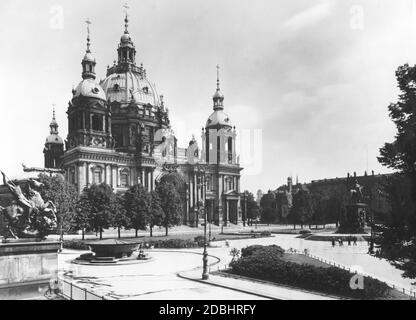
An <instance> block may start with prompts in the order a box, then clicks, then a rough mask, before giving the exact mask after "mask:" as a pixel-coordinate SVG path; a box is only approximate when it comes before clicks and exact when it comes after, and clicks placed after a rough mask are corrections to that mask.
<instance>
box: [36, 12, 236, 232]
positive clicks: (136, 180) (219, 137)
mask: <svg viewBox="0 0 416 320" xmlns="http://www.w3.org/2000/svg"><path fill="white" fill-rule="evenodd" d="M87 23H88V38H87V49H86V53H85V56H84V58H83V59H82V63H81V64H82V80H81V82H80V83H79V85H78V86H77V87H76V88H74V89H73V90H72V94H73V97H72V100H71V101H70V102H69V106H68V109H67V115H68V135H67V139H66V140H65V141H64V140H63V139H62V138H61V137H60V136H59V133H58V123H57V121H56V119H55V114H54V115H53V120H52V122H51V124H50V129H51V131H50V136H48V137H47V139H46V143H45V148H44V158H45V168H55V169H61V170H62V171H63V172H64V173H65V177H66V179H67V180H68V182H70V183H72V184H74V185H75V186H77V189H78V191H79V192H80V193H81V192H82V191H83V189H84V188H85V187H88V186H91V185H92V184H100V183H106V184H108V185H110V186H112V188H113V189H114V191H115V192H125V191H127V190H128V188H130V187H131V186H133V185H136V184H141V185H143V187H144V188H146V189H147V190H148V191H152V190H154V189H155V187H156V185H157V184H158V183H159V182H161V181H163V180H167V181H170V182H172V183H173V184H174V185H175V187H176V188H177V189H178V192H179V193H180V195H181V197H182V200H183V201H182V203H183V218H182V223H183V224H186V225H189V226H198V224H199V221H200V220H201V219H202V218H203V217H201V216H200V215H201V214H200V213H199V212H200V210H199V209H200V206H201V205H203V204H204V205H205V210H206V212H207V216H208V220H209V221H210V222H212V223H215V224H217V225H221V226H227V225H228V224H230V223H231V224H239V223H241V221H242V211H241V205H240V172H241V170H242V168H241V167H240V164H239V157H238V156H237V154H236V136H237V133H236V129H235V127H233V126H232V125H231V122H230V119H229V117H228V115H227V114H226V113H225V112H224V104H223V102H224V95H223V94H222V93H221V90H220V81H219V75H218V76H217V88H216V91H215V94H214V96H213V109H214V111H213V112H212V114H211V115H210V116H209V118H208V120H207V122H206V125H205V127H204V128H203V129H202V133H201V138H202V144H201V146H202V148H200V147H199V146H198V143H197V141H196V139H195V138H194V137H192V139H191V141H190V142H189V145H188V146H187V147H186V148H180V147H178V146H177V139H176V138H175V136H174V134H173V132H172V130H171V127H170V121H169V112H168V109H167V108H166V106H165V104H164V101H163V95H159V94H158V93H157V91H156V88H155V86H154V85H153V84H152V82H151V81H150V80H149V78H148V75H147V72H146V69H145V68H144V67H143V64H140V65H138V64H136V49H135V45H134V43H133V41H132V38H131V36H130V33H129V31H128V23H129V20H128V16H127V15H126V18H125V30H124V33H123V35H122V36H121V39H120V43H119V44H118V47H117V56H118V61H117V62H116V61H115V62H114V64H113V65H112V66H111V67H110V66H109V67H107V74H106V78H105V79H104V80H102V81H100V82H98V81H97V80H96V60H95V58H94V56H93V54H92V51H91V49H90V46H91V43H90V33H89V22H88V21H87ZM218 68H219V67H217V74H218Z"/></svg>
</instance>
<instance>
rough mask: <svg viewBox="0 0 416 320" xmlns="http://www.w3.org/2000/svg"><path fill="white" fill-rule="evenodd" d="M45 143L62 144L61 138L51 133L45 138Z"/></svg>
mask: <svg viewBox="0 0 416 320" xmlns="http://www.w3.org/2000/svg"><path fill="white" fill-rule="evenodd" d="M46 143H50V144H64V141H63V140H62V138H61V137H60V136H59V135H57V134H51V135H49V136H48V137H47V138H46Z"/></svg>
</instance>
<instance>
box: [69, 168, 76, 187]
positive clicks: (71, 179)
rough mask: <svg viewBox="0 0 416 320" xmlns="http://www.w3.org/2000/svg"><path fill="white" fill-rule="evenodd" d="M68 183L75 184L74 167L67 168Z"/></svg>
mask: <svg viewBox="0 0 416 320" xmlns="http://www.w3.org/2000/svg"><path fill="white" fill-rule="evenodd" d="M69 183H72V184H76V176H75V168H71V169H69Z"/></svg>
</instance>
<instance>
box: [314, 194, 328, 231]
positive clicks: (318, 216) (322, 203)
mask: <svg viewBox="0 0 416 320" xmlns="http://www.w3.org/2000/svg"><path fill="white" fill-rule="evenodd" d="M328 200H329V199H328V198H327V197H326V196H325V195H324V194H323V193H321V192H316V191H315V192H311V206H312V219H311V220H312V221H310V222H314V223H315V227H316V229H318V224H322V225H324V226H325V224H326V219H327V215H328V211H327V206H328Z"/></svg>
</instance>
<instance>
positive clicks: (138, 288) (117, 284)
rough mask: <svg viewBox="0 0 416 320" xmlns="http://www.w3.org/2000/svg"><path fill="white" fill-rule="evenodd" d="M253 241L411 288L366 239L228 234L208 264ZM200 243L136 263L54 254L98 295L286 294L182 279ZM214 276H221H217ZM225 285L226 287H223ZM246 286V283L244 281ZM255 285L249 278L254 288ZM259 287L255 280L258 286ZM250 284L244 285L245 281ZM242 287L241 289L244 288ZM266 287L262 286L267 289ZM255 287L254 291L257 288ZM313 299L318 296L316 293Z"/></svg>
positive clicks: (215, 265)
mask: <svg viewBox="0 0 416 320" xmlns="http://www.w3.org/2000/svg"><path fill="white" fill-rule="evenodd" d="M252 244H262V245H271V244H277V245H279V246H281V247H283V248H284V249H290V248H292V249H296V250H301V251H303V250H304V249H308V250H309V251H310V253H311V254H313V255H316V256H319V257H322V258H325V259H328V260H330V261H333V262H336V263H338V264H342V265H344V266H346V267H351V268H355V269H358V270H360V271H361V272H364V273H366V274H370V275H372V276H373V277H375V278H378V279H380V280H382V281H385V282H388V283H390V284H395V285H396V286H398V287H404V288H406V289H410V288H411V282H412V281H411V280H409V279H404V278H402V277H401V271H399V270H397V269H395V268H394V267H393V266H391V265H390V264H389V263H388V262H386V261H384V260H380V259H378V258H375V257H372V256H369V255H368V254H366V252H367V249H368V248H367V243H366V242H359V243H358V245H357V246H352V245H351V246H348V245H344V246H342V247H339V246H336V247H332V246H331V243H330V242H322V241H306V240H303V239H298V238H296V235H274V236H273V237H270V238H259V239H243V240H231V241H229V246H226V243H225V241H219V242H213V246H214V247H210V248H209V254H210V258H209V264H210V265H211V267H210V268H211V271H215V270H217V269H224V268H225V267H227V266H228V264H229V263H230V261H231V258H232V257H231V255H230V250H231V249H232V248H237V249H241V248H244V247H246V246H248V245H252ZM201 253H202V249H181V250H176V249H175V250H150V251H149V254H150V255H151V256H152V257H153V259H152V260H151V261H149V262H147V263H141V264H135V265H112V266H85V265H77V264H73V263H71V261H72V260H73V259H75V258H76V257H78V256H79V254H80V252H76V251H69V250H65V251H64V253H62V254H60V255H59V268H60V270H61V271H63V273H64V277H65V279H67V280H69V281H71V282H73V283H74V284H76V285H78V286H80V287H82V288H86V289H87V290H89V291H92V292H94V293H95V294H97V295H99V296H103V297H106V298H109V299H184V300H190V299H193V300H210V299H241V300H246V299H248V300H253V299H265V298H267V297H269V298H278V297H279V298H282V299H284V298H285V297H289V296H290V294H287V293H285V291H284V290H283V289H280V290H279V289H278V288H277V287H276V294H269V295H268V294H267V292H266V294H265V295H264V296H261V290H260V291H259V290H257V291H256V290H253V292H252V294H250V293H248V292H250V291H249V290H246V292H241V291H236V290H233V289H236V286H235V285H232V283H231V282H228V283H227V281H225V283H223V284H224V287H218V286H213V285H210V284H205V283H202V282H196V281H192V280H188V279H184V278H181V277H179V276H178V274H179V273H180V274H184V275H188V276H189V275H191V276H189V278H192V277H193V278H197V277H198V273H201V271H200V270H195V269H196V268H199V267H201V265H202V256H201V255H200V254H201ZM216 280H217V282H218V281H224V280H221V279H218V278H217V279H216ZM227 285H228V286H229V288H226V287H227ZM245 286H246V288H247V284H245ZM255 287H256V285H255V284H253V288H255ZM257 287H258V286H257ZM248 289H249V287H248ZM243 291H244V290H243ZM266 291H267V290H266ZM256 293H257V294H256ZM296 298H297V299H302V298H303V299H310V298H311V297H309V296H308V293H304V294H302V292H301V291H299V292H298V293H297V295H296ZM315 298H316V299H318V298H319V297H315Z"/></svg>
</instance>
